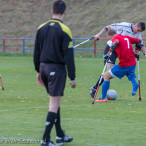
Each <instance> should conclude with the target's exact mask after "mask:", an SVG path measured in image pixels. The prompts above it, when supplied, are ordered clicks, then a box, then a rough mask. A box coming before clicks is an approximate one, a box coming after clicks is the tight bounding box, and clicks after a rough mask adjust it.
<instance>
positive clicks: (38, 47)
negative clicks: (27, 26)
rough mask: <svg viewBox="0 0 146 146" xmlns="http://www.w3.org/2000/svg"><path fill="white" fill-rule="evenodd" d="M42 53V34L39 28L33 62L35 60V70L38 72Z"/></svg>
mask: <svg viewBox="0 0 146 146" xmlns="http://www.w3.org/2000/svg"><path fill="white" fill-rule="evenodd" d="M40 54H41V45H40V35H39V30H38V31H37V34H36V40H35V46H34V54H33V62H34V66H35V70H36V71H37V72H39V67H40Z"/></svg>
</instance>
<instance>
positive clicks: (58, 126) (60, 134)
mask: <svg viewBox="0 0 146 146" xmlns="http://www.w3.org/2000/svg"><path fill="white" fill-rule="evenodd" d="M55 127H56V135H57V136H58V137H63V136H64V132H63V130H62V129H61V121H60V108H58V111H57V121H56V123H55Z"/></svg>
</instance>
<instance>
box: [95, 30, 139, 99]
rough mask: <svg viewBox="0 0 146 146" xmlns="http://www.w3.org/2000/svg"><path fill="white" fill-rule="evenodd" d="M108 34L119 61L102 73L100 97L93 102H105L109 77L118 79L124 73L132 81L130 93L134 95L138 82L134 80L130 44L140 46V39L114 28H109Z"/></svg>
mask: <svg viewBox="0 0 146 146" xmlns="http://www.w3.org/2000/svg"><path fill="white" fill-rule="evenodd" d="M108 36H109V38H110V39H111V41H112V44H111V49H112V50H113V51H115V52H116V53H117V56H118V58H119V63H118V64H116V65H114V66H113V67H112V68H111V69H109V70H107V71H106V72H105V73H104V82H103V85H102V97H101V99H99V100H96V101H95V102H107V99H106V94H107V91H108V89H109V87H110V79H112V78H114V77H117V78H119V79H121V78H123V77H124V76H125V75H126V76H127V78H128V80H129V81H131V83H132V87H133V89H132V92H131V95H132V96H134V95H136V92H137V89H138V87H139V84H138V83H137V82H136V80H135V78H136V75H135V73H134V72H135V67H136V59H135V53H134V52H133V47H132V44H137V45H139V46H140V48H141V47H142V45H141V44H140V43H141V40H140V39H137V38H133V37H129V36H123V35H121V34H117V33H116V31H115V30H113V29H109V30H108Z"/></svg>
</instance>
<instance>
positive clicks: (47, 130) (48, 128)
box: [43, 112, 57, 142]
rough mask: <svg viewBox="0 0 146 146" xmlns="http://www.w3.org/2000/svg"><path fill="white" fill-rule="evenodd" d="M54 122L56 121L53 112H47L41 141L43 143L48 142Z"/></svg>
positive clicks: (55, 115)
mask: <svg viewBox="0 0 146 146" xmlns="http://www.w3.org/2000/svg"><path fill="white" fill-rule="evenodd" d="M56 120H57V114H56V113H54V112H48V115H47V119H46V128H45V131H44V135H43V140H44V141H45V142H48V141H49V140H50V133H51V130H52V127H53V125H54V123H55V122H56Z"/></svg>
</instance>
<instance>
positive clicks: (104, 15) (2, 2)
mask: <svg viewBox="0 0 146 146" xmlns="http://www.w3.org/2000/svg"><path fill="white" fill-rule="evenodd" d="M65 1H66V3H67V6H68V8H67V16H66V17H65V19H64V23H65V24H67V25H68V26H69V27H70V28H71V30H72V33H73V37H78V38H82V37H92V36H94V35H95V34H96V33H97V32H98V31H99V30H100V29H102V28H103V27H104V26H106V25H108V24H111V23H115V22H123V21H127V22H137V21H144V22H146V1H145V0H65ZM51 5H52V0H0V38H4V37H35V33H36V30H37V27H38V26H39V25H40V24H42V23H43V22H45V21H47V20H48V19H50V18H51V14H50V9H51ZM143 37H146V31H145V32H143Z"/></svg>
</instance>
